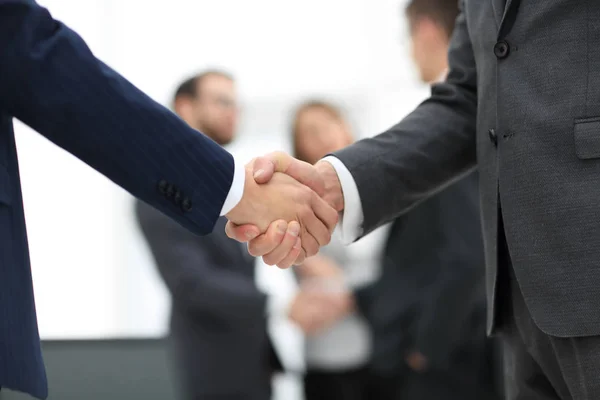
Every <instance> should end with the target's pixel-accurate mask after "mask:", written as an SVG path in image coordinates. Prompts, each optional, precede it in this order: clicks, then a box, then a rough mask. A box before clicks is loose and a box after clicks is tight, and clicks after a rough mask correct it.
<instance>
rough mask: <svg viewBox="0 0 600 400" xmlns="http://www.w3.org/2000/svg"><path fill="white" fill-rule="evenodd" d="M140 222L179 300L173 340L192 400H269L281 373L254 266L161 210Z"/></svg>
mask: <svg viewBox="0 0 600 400" xmlns="http://www.w3.org/2000/svg"><path fill="white" fill-rule="evenodd" d="M136 216H137V220H138V223H139V225H140V227H141V229H142V232H143V233H144V236H145V238H146V240H147V241H148V244H149V245H150V249H151V251H152V254H153V255H154V259H155V261H156V265H157V266H158V270H159V272H160V275H161V276H162V278H163V280H164V282H165V283H166V285H167V287H168V289H169V291H170V293H171V298H172V300H173V301H172V308H171V339H172V341H173V348H174V350H175V356H176V360H177V365H178V369H179V375H180V377H181V378H182V382H183V388H184V392H185V395H186V398H188V399H197V400H200V399H207V400H209V399H228V400H235V399H240V400H242V399H244V400H246V399H248V400H268V399H269V398H270V390H271V373H272V372H273V371H274V370H280V369H281V364H280V363H279V361H278V359H277V357H276V356H275V353H274V351H273V349H272V347H271V344H270V342H269V339H268V336H267V330H266V325H267V324H266V322H267V321H266V317H267V315H266V301H267V296H266V295H265V294H264V293H263V292H261V291H260V290H259V289H258V288H257V287H256V284H255V282H254V259H253V258H252V257H251V256H249V255H248V254H247V252H245V251H244V249H243V245H242V244H240V243H238V242H236V241H234V240H231V239H229V238H228V237H227V236H226V235H225V222H226V220H225V218H221V219H219V221H218V222H217V225H216V227H215V232H213V233H212V234H211V235H207V236H202V237H199V236H196V235H194V234H192V233H190V232H188V231H187V230H186V229H184V228H182V227H181V226H180V225H179V224H177V223H175V222H174V221H172V220H171V219H169V218H167V217H166V216H164V215H163V214H161V213H160V212H158V211H156V210H155V209H154V208H152V207H150V206H148V205H146V204H144V203H142V202H139V201H138V202H137V203H136Z"/></svg>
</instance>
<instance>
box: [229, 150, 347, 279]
mask: <svg viewBox="0 0 600 400" xmlns="http://www.w3.org/2000/svg"><path fill="white" fill-rule="evenodd" d="M252 164H253V176H254V180H255V182H257V183H260V184H264V183H267V182H269V181H270V180H271V179H272V177H273V176H274V175H275V173H276V172H281V173H284V174H286V175H289V176H290V177H292V178H294V179H296V180H297V181H298V182H300V183H302V184H304V185H306V186H308V187H310V188H311V189H313V190H314V191H315V192H316V193H317V194H319V195H321V196H322V197H323V199H324V200H325V201H327V203H329V204H330V205H331V206H332V207H333V208H334V209H335V210H337V211H342V210H343V208H344V197H343V193H342V188H341V185H340V181H339V179H338V176H337V173H336V172H335V169H334V168H333V167H332V166H331V164H329V163H328V162H326V161H319V162H318V163H317V164H315V165H314V166H312V165H310V164H308V163H305V162H302V161H299V160H296V159H295V158H293V157H291V156H289V155H287V154H285V153H282V152H275V153H271V154H269V155H267V156H264V157H260V158H257V159H255V160H254V161H253V163H252ZM232 222H234V221H231V222H229V223H228V224H227V227H226V232H227V235H228V236H229V237H230V238H232V239H236V240H238V241H240V242H248V251H249V252H250V254H252V255H254V256H257V257H258V256H263V260H264V261H265V262H266V263H267V264H270V265H275V264H276V265H277V266H279V267H280V268H287V267H289V266H290V265H291V264H290V263H289V260H290V259H293V256H294V254H293V248H292V247H291V245H290V242H291V240H284V237H287V236H288V235H286V234H284V233H282V232H281V231H279V234H278V235H276V234H271V235H269V231H274V230H275V229H274V228H270V229H269V231H268V232H267V234H264V235H261V231H260V229H259V228H258V227H256V226H252V225H249V224H247V225H237V224H234V223H232ZM273 224H274V223H273ZM288 231H289V229H288ZM284 235H285V236H284ZM303 247H304V246H303ZM304 248H305V249H306V247H304ZM314 254H315V253H310V252H300V253H299V254H298V256H297V257H296V259H295V261H293V262H292V264H300V263H302V261H303V260H304V258H305V257H306V256H311V255H314Z"/></svg>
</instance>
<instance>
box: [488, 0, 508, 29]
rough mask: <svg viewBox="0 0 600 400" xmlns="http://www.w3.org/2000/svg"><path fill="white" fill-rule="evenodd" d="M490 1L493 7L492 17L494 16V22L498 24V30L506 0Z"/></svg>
mask: <svg viewBox="0 0 600 400" xmlns="http://www.w3.org/2000/svg"><path fill="white" fill-rule="evenodd" d="M491 2H492V7H493V8H494V18H496V24H497V25H498V30H500V25H501V24H502V19H503V18H504V9H505V6H506V3H507V0H491Z"/></svg>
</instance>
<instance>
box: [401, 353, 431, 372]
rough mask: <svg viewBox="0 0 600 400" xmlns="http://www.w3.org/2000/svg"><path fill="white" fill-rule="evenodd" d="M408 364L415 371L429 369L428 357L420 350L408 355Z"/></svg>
mask: <svg viewBox="0 0 600 400" xmlns="http://www.w3.org/2000/svg"><path fill="white" fill-rule="evenodd" d="M406 364H408V366H409V367H410V368H411V369H412V370H413V371H415V372H423V371H425V370H426V369H427V364H428V363H427V358H425V356H424V355H423V354H421V353H420V352H418V351H413V352H411V353H410V354H408V356H406Z"/></svg>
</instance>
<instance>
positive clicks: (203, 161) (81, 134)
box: [0, 0, 239, 234]
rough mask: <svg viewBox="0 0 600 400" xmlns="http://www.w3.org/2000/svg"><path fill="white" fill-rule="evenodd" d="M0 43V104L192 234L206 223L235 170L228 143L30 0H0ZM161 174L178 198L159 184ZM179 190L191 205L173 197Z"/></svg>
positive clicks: (206, 226) (213, 218)
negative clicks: (161, 100) (165, 103)
mask: <svg viewBox="0 0 600 400" xmlns="http://www.w3.org/2000/svg"><path fill="white" fill-rule="evenodd" d="M0 50H1V54H2V56H1V58H0V109H3V110H7V111H8V113H9V114H10V115H11V116H13V117H16V118H18V119H20V120H21V121H23V122H24V123H26V124H27V125H29V126H30V127H31V128H33V129H35V130H36V131H38V132H39V133H41V134H42V135H44V136H45V137H46V138H48V139H49V140H51V141H52V142H54V143H55V144H57V145H58V146H60V147H62V148H64V149H65V150H67V151H69V152H70V153H72V154H74V155H75V156H77V157H78V158H80V159H81V160H83V161H84V162H86V163H87V164H89V165H90V166H91V167H93V168H95V169H96V170H98V171H100V172H101V173H103V174H104V175H106V176H107V177H108V178H109V179H111V180H112V181H114V182H115V183H117V184H118V185H120V186H122V187H123V188H125V189H126V190H128V191H129V192H130V193H132V194H133V195H134V196H136V197H139V198H141V199H142V200H144V201H145V202H147V203H149V204H150V205H152V206H154V207H156V208H158V209H159V210H161V211H162V212H163V213H165V214H167V215H168V216H170V217H172V218H174V219H175V220H177V221H178V222H179V223H180V224H182V225H183V226H185V227H186V228H188V229H189V230H191V231H193V232H194V233H197V234H206V233H209V232H210V231H211V230H212V228H213V226H214V224H215V222H216V220H217V218H218V217H219V215H220V214H221V212H222V209H223V206H224V203H225V199H226V197H227V196H228V193H229V191H230V187H231V184H232V180H233V175H234V160H233V157H232V156H231V155H230V154H229V153H228V152H227V151H225V150H223V149H222V148H221V147H220V146H218V145H217V144H216V143H214V142H213V141H212V140H210V139H208V138H207V137H206V136H204V135H202V134H200V133H199V132H197V131H195V130H193V129H191V128H189V127H188V126H187V125H186V124H185V123H184V122H183V121H181V120H180V119H179V118H178V117H177V116H175V115H174V114H173V113H171V112H170V111H169V110H167V109H166V108H164V107H162V106H161V105H159V104H158V103H156V102H155V101H153V100H152V99H150V98H149V97H148V96H146V95H145V94H144V93H142V92H141V91H140V90H138V89H137V88H136V87H134V86H133V85H132V84H131V83H129V82H128V81H127V80H126V79H124V78H123V77H122V76H120V75H119V74H118V73H117V72H115V71H114V70H112V69H111V68H110V67H108V66H107V65H105V64H104V63H102V62H101V61H99V60H98V59H97V58H96V57H95V56H94V55H93V54H92V52H91V51H90V49H89V48H88V47H87V45H86V44H85V42H84V41H83V40H82V39H81V38H80V37H79V36H78V35H77V34H76V33H75V32H73V31H72V30H71V29H69V28H68V27H66V26H65V25H63V24H62V23H60V22H58V21H56V20H54V19H53V18H52V16H51V15H50V13H49V12H48V11H47V10H46V9H44V8H42V7H40V6H39V5H37V4H36V3H35V2H34V1H32V0H0ZM160 181H164V183H167V184H168V185H169V187H170V188H171V189H172V190H171V191H170V192H171V193H175V192H179V193H180V196H178V201H175V200H174V196H170V197H167V196H166V195H165V194H162V193H161V192H160V191H159V190H158V183H159V182H160ZM163 188H164V185H163ZM238 191H239V189H238ZM163 192H164V190H163ZM238 194H239V193H238ZM234 197H235V196H234ZM186 198H187V199H188V200H189V203H187V204H188V205H191V209H189V207H182V205H181V204H182V203H181V200H182V199H186ZM233 201H234V202H235V200H233Z"/></svg>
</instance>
